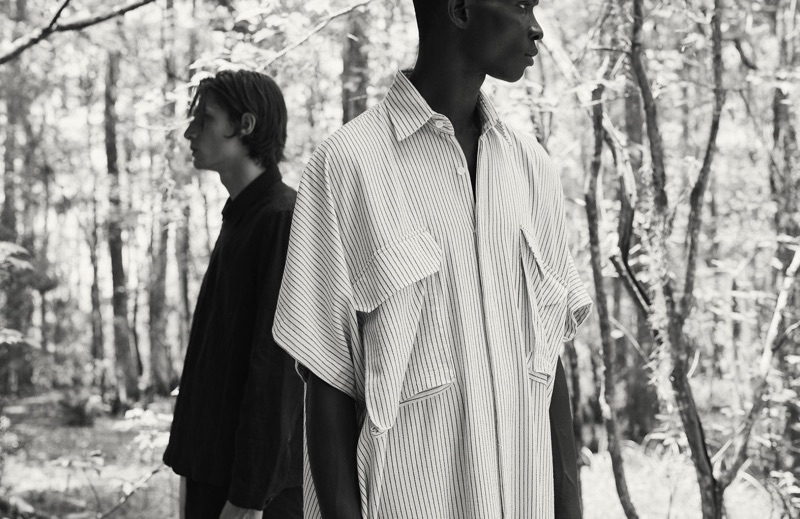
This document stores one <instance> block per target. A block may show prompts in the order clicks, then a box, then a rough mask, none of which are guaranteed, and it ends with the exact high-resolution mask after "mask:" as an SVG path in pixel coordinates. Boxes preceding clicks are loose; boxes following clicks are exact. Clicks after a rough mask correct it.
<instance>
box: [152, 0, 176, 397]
mask: <svg viewBox="0 0 800 519" xmlns="http://www.w3.org/2000/svg"><path fill="white" fill-rule="evenodd" d="M161 42H162V45H161V46H162V48H163V49H164V72H165V81H164V86H163V94H164V107H163V110H162V116H163V119H164V121H165V122H166V123H167V125H170V124H172V121H173V120H174V119H175V102H174V101H171V100H169V96H170V95H171V94H172V92H173V90H175V83H176V78H175V52H174V46H175V6H174V0H167V4H166V7H165V9H164V16H163V19H162V27H161ZM164 145H165V148H166V149H165V153H164V158H165V162H164V169H165V171H164V173H165V174H164V175H160V178H161V179H169V178H170V176H171V174H172V172H173V171H172V170H173V166H174V163H175V160H174V159H175V156H176V155H175V145H176V144H175V132H174V131H173V130H170V131H168V133H167V136H166V139H165V143H164ZM154 180H155V184H156V185H159V186H160V191H161V195H160V197H159V198H160V202H159V206H158V209H157V210H156V211H155V212H154V215H153V232H152V233H151V235H150V247H149V250H150V260H151V263H150V280H149V287H148V310H149V322H150V327H149V337H150V383H151V384H152V391H153V392H155V393H156V394H159V395H168V394H169V393H170V391H171V390H172V386H173V384H174V383H175V375H174V374H173V373H174V369H173V367H172V355H171V352H170V347H169V344H168V343H167V305H166V302H167V298H166V282H167V246H168V244H169V235H170V232H169V227H170V207H169V206H170V204H171V198H172V196H171V191H172V189H171V184H172V182H171V181H167V182H164V181H161V182H159V181H158V179H154Z"/></svg>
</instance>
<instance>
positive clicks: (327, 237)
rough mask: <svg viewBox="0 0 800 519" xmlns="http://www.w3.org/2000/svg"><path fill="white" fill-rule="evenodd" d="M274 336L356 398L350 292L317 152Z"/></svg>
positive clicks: (303, 193) (302, 196)
mask: <svg viewBox="0 0 800 519" xmlns="http://www.w3.org/2000/svg"><path fill="white" fill-rule="evenodd" d="M273 334H274V336H275V340H276V342H277V343H278V344H279V345H280V346H281V347H282V348H283V349H284V350H286V351H287V352H288V353H289V355H291V356H292V357H293V358H294V359H295V360H297V362H298V363H299V364H301V365H303V366H305V367H306V368H307V369H309V370H310V371H311V372H312V373H314V374H315V375H316V376H318V377H319V378H321V379H322V380H323V381H325V382H326V383H328V384H330V385H331V386H333V387H334V388H336V389H338V390H339V391H342V392H343V393H345V394H347V395H348V396H350V397H351V398H353V399H354V400H355V399H357V389H356V387H357V383H356V371H355V370H356V368H355V363H354V355H353V348H354V345H356V344H357V343H358V338H357V334H358V326H357V320H356V312H355V308H354V305H353V290H352V285H351V282H350V275H349V272H348V268H347V262H346V259H345V254H344V247H343V245H342V239H341V234H340V228H339V223H338V219H337V212H336V205H335V201H334V197H333V194H332V191H331V186H330V180H329V175H328V166H327V161H326V159H325V156H324V153H323V152H322V151H321V150H319V149H318V150H317V151H316V152H315V153H314V156H313V157H312V159H311V161H310V162H309V164H308V166H306V169H305V171H304V172H303V177H302V180H301V181H300V188H299V189H298V192H297V204H296V206H295V211H294V220H293V221H292V232H291V237H290V239H289V251H288V254H287V258H286V269H285V271H284V274H283V282H282V285H281V291H280V296H279V298H278V308H277V312H276V315H275V324H274V327H273Z"/></svg>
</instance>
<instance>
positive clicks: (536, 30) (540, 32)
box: [528, 20, 544, 41]
mask: <svg viewBox="0 0 800 519" xmlns="http://www.w3.org/2000/svg"><path fill="white" fill-rule="evenodd" d="M528 38H530V39H531V40H533V41H539V40H541V39H542V38H544V29H542V26H541V25H539V22H537V21H536V20H534V21H533V25H531V26H530V27H528Z"/></svg>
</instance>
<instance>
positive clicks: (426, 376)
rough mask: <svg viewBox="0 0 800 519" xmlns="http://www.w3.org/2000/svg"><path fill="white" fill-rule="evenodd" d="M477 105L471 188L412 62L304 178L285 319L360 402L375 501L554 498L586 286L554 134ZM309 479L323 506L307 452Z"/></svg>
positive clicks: (502, 510)
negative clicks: (547, 142)
mask: <svg viewBox="0 0 800 519" xmlns="http://www.w3.org/2000/svg"><path fill="white" fill-rule="evenodd" d="M478 109H479V113H480V119H481V122H482V131H481V136H480V140H479V143H478V163H477V185H476V190H475V194H474V196H473V189H472V185H471V180H470V175H469V173H468V169H467V162H466V160H465V158H464V155H463V152H462V150H461V147H460V146H459V143H458V141H457V140H456V137H455V134H454V132H453V127H452V125H451V123H450V121H449V120H448V119H447V118H446V117H445V116H443V115H441V114H438V113H435V112H433V111H432V110H431V108H430V107H429V106H428V105H427V103H426V102H425V100H424V99H423V98H422V96H421V95H420V94H419V93H418V91H417V90H416V89H415V88H414V86H413V85H412V84H411V82H410V81H409V80H408V79H407V77H406V76H405V75H404V74H403V73H398V74H397V75H396V77H395V80H394V83H393V85H392V87H391V88H390V90H389V92H388V94H387V96H386V98H385V99H384V100H383V101H382V102H381V103H379V104H378V105H376V106H375V107H373V108H372V109H370V110H368V111H367V112H365V113H364V114H362V115H361V116H360V117H358V118H357V119H355V120H354V121H352V122H351V123H349V124H347V125H345V126H344V127H342V128H341V129H340V130H339V131H337V132H336V133H334V134H333V135H332V136H331V137H330V138H328V139H327V140H326V141H325V142H324V143H322V144H321V145H320V146H319V148H318V149H317V150H316V151H315V153H314V155H313V157H312V159H311V161H310V162H309V164H308V166H307V168H306V170H305V171H304V174H303V177H302V180H301V183H300V188H299V191H298V199H297V207H296V209H295V218H294V222H293V224H292V235H291V239H290V244H289V253H288V257H287V265H286V271H285V273H284V280H283V285H282V288H281V294H280V299H279V302H278V310H277V313H276V317H275V327H274V334H275V338H276V341H278V343H279V344H280V345H281V346H282V347H283V348H285V349H286V350H287V351H288V352H289V353H290V354H291V355H292V356H293V357H294V358H296V359H297V361H298V362H299V363H301V364H303V365H304V366H306V367H307V368H308V369H310V370H311V371H312V372H313V373H314V374H315V375H317V376H318V377H320V378H321V379H322V380H323V381H325V382H327V383H328V384H330V385H331V386H333V387H334V388H336V389H338V390H340V391H342V392H344V393H346V394H347V395H349V396H350V397H352V398H353V399H354V400H356V401H357V402H358V403H359V404H361V405H363V406H364V409H365V417H364V424H363V427H362V428H361V433H360V436H359V440H358V448H357V457H358V460H357V465H358V476H359V484H360V491H361V509H362V514H363V517H364V518H369V519H377V518H379V517H380V518H419V519H434V518H435V519H449V518H452V519H456V518H458V519H469V518H475V519H487V518H520V519H522V518H526V519H530V518H537V519H548V518H551V517H552V516H553V475H552V453H551V438H550V426H549V417H548V405H549V401H550V397H551V395H552V382H553V380H554V378H555V376H554V374H555V367H556V362H557V357H558V354H559V351H560V348H561V343H562V341H563V340H564V339H568V338H570V337H572V336H573V335H574V333H575V329H576V327H577V326H578V324H579V323H580V322H581V321H583V320H584V318H585V317H586V316H587V315H588V313H589V311H590V305H591V302H590V300H589V298H588V295H587V293H586V290H585V288H584V286H583V284H582V283H581V281H580V278H579V276H578V273H577V271H576V270H575V267H574V264H573V261H572V258H571V256H570V254H569V251H568V247H567V236H566V232H565V218H564V209H563V193H562V189H561V184H560V181H559V178H558V177H557V175H556V174H555V172H554V171H553V170H552V167H551V165H550V161H549V159H548V157H547V155H546V153H545V151H544V150H543V148H542V147H541V146H540V145H539V144H538V143H537V142H536V140H535V139H534V138H533V137H531V136H528V135H526V134H523V133H520V132H518V131H515V130H513V129H512V128H510V127H509V126H507V125H506V124H504V123H503V122H502V121H501V120H500V119H499V118H498V116H497V113H496V112H495V110H494V108H493V107H492V105H491V104H490V102H489V100H488V99H487V98H486V97H485V96H484V95H483V94H481V95H480V97H479V100H478ZM306 465H307V464H306ZM304 488H305V496H306V499H305V513H306V517H309V518H315V517H319V510H318V504H317V503H316V496H315V493H314V487H313V484H312V482H311V479H310V476H309V471H308V467H307V466H306V474H305V481H304Z"/></svg>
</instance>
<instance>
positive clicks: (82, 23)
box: [0, 0, 155, 65]
mask: <svg viewBox="0 0 800 519" xmlns="http://www.w3.org/2000/svg"><path fill="white" fill-rule="evenodd" d="M69 2H70V0H64V2H63V3H62V4H61V6H60V7H59V8H58V11H56V14H55V15H54V16H53V18H52V20H51V21H50V23H49V24H48V25H47V26H46V27H41V28H39V29H35V30H34V31H32V32H30V33H28V34H27V35H25V36H22V37H20V38H17V39H16V40H14V41H13V42H12V43H11V46H10V48H9V49H8V50H6V51H4V52H3V53H2V54H0V65H2V64H4V63H6V62H8V61H10V60H12V59H14V58H16V57H17V56H19V55H20V54H22V53H23V52H24V51H25V50H27V49H29V48H31V47H33V46H34V45H36V44H37V43H39V42H40V41H42V40H45V39H47V38H48V37H50V35H51V34H53V33H56V32H68V31H79V30H81V29H85V28H86V27H90V26H92V25H97V24H98V23H102V22H105V21H106V20H110V19H111V18H115V17H117V16H122V15H123V14H125V13H127V12H130V11H133V10H134V9H138V8H140V7H142V6H144V5H147V4H152V3H153V2H155V0H135V1H133V2H129V3H127V4H125V5H122V6H119V7H115V8H113V9H111V10H109V11H106V12H105V13H102V14H98V15H94V16H89V17H86V18H79V19H77V20H70V21H67V22H65V23H61V24H59V23H58V19H59V17H60V16H61V13H62V12H63V11H64V9H65V8H66V7H67V4H69Z"/></svg>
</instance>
